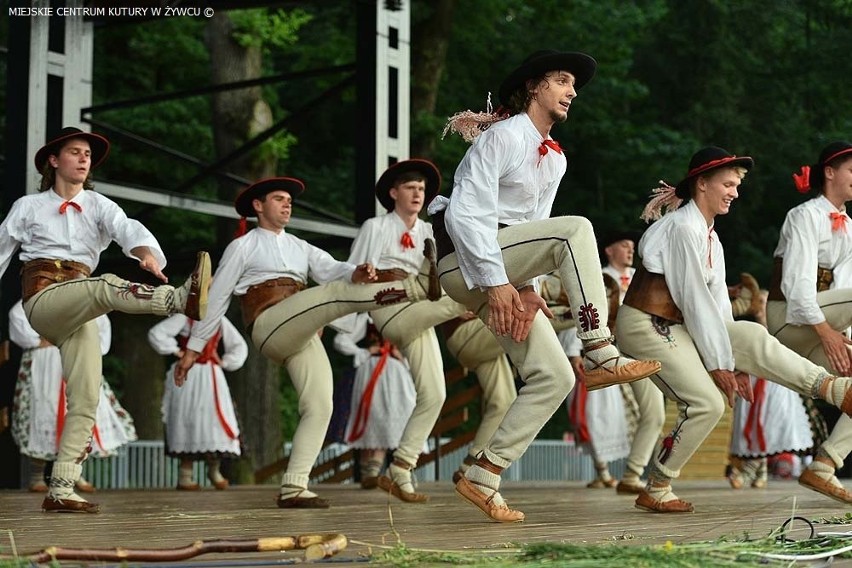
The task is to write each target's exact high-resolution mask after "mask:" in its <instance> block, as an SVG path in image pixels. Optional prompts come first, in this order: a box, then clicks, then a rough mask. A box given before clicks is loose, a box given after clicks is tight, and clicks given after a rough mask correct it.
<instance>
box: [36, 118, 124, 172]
mask: <svg viewBox="0 0 852 568" xmlns="http://www.w3.org/2000/svg"><path fill="white" fill-rule="evenodd" d="M72 138H81V139H83V140H85V141H86V142H88V143H89V148H90V149H91V151H92V167H91V168H90V169H95V168H96V167H98V166H99V165H100V164H101V162H103V161H104V160H105V159H106V157H107V155H108V154H109V140H107V139H106V138H104V137H103V136H101V135H100V134H93V133H92V132H84V131H82V130H80V129H79V128H75V127H74V126H66V127H65V128H63V129H62V130H60V131H59V132H58V133H57V134H55V135H54V136H53V137H52V138H51V139H50V141H48V143H47V144H45V145H44V146H42V147H41V148H39V151H38V152H36V155H35V159H34V160H33V161H34V162H35V167H36V169H37V170H38V171H41V170H42V169H44V165H45V164H46V163H47V158H48V156H51V155H54V156H56V155H59V150H60V149H61V148H62V145H63V144H64V143H65V142H67V141H68V140H71V139H72Z"/></svg>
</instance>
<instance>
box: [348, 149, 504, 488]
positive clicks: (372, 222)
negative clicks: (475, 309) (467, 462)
mask: <svg viewBox="0 0 852 568" xmlns="http://www.w3.org/2000/svg"><path fill="white" fill-rule="evenodd" d="M440 189H441V176H440V173H439V171H438V168H437V167H435V165H434V164H433V163H432V162H429V161H428V160H423V159H419V158H414V159H409V160H404V161H401V162H398V163H396V164H394V165H392V166H391V167H389V168H388V169H387V170H385V172H384V173H383V174H382V175H381V176H380V177H379V180H378V181H377V182H376V197H377V198H378V200H379V202H380V203H381V204H382V205H383V206H384V207H385V209H386V210H387V211H388V212H387V214H385V215H378V216H376V217H373V218H372V219H368V220H367V221H365V222H364V224H363V225H362V226H361V230H360V231H359V233H358V236H357V237H356V238H355V241H354V242H353V243H352V252H351V254H350V256H349V262H351V263H361V262H370V263H372V264H374V265H375V266H376V267H377V270H376V273H377V276H378V278H379V280H380V281H389V282H390V281H393V280H398V279H400V278H403V277H406V276H408V275H410V274H416V272H417V271H418V270H419V269H420V267H421V264H422V263H423V255H422V253H421V252H420V251H422V250H424V248H425V247H426V246H427V243H429V245H432V243H433V235H432V225H431V224H430V223H427V222H424V221H423V220H421V219H420V217H419V215H420V212H421V211H422V209H423V207H424V205H425V204H427V203H429V202H430V201H431V200H432V199H433V198H434V197H435V196H436V195H437V194H438V193H439V192H440ZM427 276H428V274H421V276H420V279H421V281H423V280H424V279H425V278H426V277H427ZM436 278H437V275H436ZM433 286H435V287H437V288H440V285H439V284H438V283H437V280H436V281H435V282H434V283H433ZM466 311H467V308H466V307H465V306H463V305H461V304H459V303H458V302H456V301H455V300H453V299H452V298H450V297H449V296H446V295H442V296H441V299H440V300H438V301H437V302H429V303H428V304H427V303H423V304H412V303H403V304H396V305H393V306H389V307H387V308H382V309H381V310H377V311H374V312H371V313H370V316H371V317H372V318H373V321H374V322H375V324H376V327H377V329H378V331H379V333H380V334H381V335H382V336H383V337H385V338H387V339H389V340H390V341H391V342H392V343H394V344H395V345H397V346H398V347H399V348H400V349H401V351H402V353H403V354H404V355H405V358H406V359H407V360H408V362H409V366H410V368H411V375H412V377H413V378H414V384H415V389H416V391H417V403H416V405H415V407H414V411H413V412H412V414H411V417H410V418H409V420H408V423H407V424H406V427H405V430H404V431H403V434H402V438H401V439H400V443H399V447H398V448H397V449H396V451H394V460H393V463H392V464H391V465H390V467H389V469H388V472H387V475H383V476H380V477H379V479H378V484H379V487H381V488H382V489H384V490H385V491H387V492H389V493H391V494H392V495H395V496H396V497H398V498H399V499H401V500H403V501H406V502H410V503H419V502H424V501H426V500H427V496H426V495H424V494H422V493H417V492H416V491H415V489H414V485H413V480H412V477H411V471H412V470H413V468H414V467H415V466H416V465H417V460H418V457H419V455H420V452H421V450H422V448H423V445H424V443H425V442H426V440H427V438H428V437H429V433H430V432H431V431H432V428H434V426H435V422H436V421H437V420H438V417H439V415H440V412H441V407H442V406H443V403H444V399H445V398H446V385H445V383H444V365H443V362H442V360H441V349H440V345H439V344H438V339H437V336H436V334H435V329H434V326H436V325H438V324H441V323H444V322H447V321H448V320H453V319H455V318H456V317H459V316H461V315H463V314H464V313H465V312H466ZM471 325H472V327H470V328H465V330H464V331H465V332H464V333H461V334H460V336H459V337H464V336H467V337H468V338H472V336H471V335H470V334H469V333H467V332H468V331H470V332H471V333H473V335H475V331H476V329H477V328H479V329H483V328H484V327H485V326H484V324H483V323H482V322H481V321H479V320H476V321H475V322H473V323H472V324H471ZM448 343H449V342H448ZM452 345H454V346H457V345H458V344H457V343H455V342H453V343H452ZM470 347H471V348H473V349H476V348H478V347H480V346H479V345H471V346H470ZM497 350H498V351H500V349H499V346H497ZM451 351H452V349H451ZM500 355H502V353H500ZM493 358H495V359H496V356H495V357H493ZM474 368H477V369H478V368H479V365H477V366H476V367H474ZM479 370H481V371H483V375H481V376H480V375H478V376H479V378H480V382H482V383H484V392H486V393H488V395H490V396H489V397H486V398H488V399H489V400H487V402H486V404H487V405H488V406H493V407H497V410H496V412H497V413H498V414H499V417H502V414H503V413H505V411H506V409H507V408H508V406H509V404H510V403H511V401H512V399H513V398H514V396H513V395H514V384H513V378H512V375H511V372H506V371H508V364H505V365H504V366H500V365H496V366H488V367H483V368H482V369H479ZM493 383H498V384H495V385H493V386H492V384H493ZM509 393H511V396H510V394H509ZM499 417H498V419H499ZM486 428H487V423H486ZM489 437H490V434H489Z"/></svg>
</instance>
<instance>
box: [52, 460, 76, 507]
mask: <svg viewBox="0 0 852 568" xmlns="http://www.w3.org/2000/svg"><path fill="white" fill-rule="evenodd" d="M82 472H83V466H82V465H80V464H77V463H74V462H56V463H54V464H53V473H51V475H50V488H49V489H48V493H47V494H48V495H49V496H50V497H53V498H54V499H57V500H61V499H64V500H67V501H85V499H83V498H82V497H80V496H79V495H77V494H76V493H74V485H75V484H76V483H77V480H78V479H79V478H80V474H81V473H82Z"/></svg>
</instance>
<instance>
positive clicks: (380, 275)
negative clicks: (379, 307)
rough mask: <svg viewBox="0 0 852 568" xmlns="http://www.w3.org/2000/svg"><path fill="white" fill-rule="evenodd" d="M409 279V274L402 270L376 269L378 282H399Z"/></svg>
mask: <svg viewBox="0 0 852 568" xmlns="http://www.w3.org/2000/svg"><path fill="white" fill-rule="evenodd" d="M406 278H408V272H406V271H405V270H403V269H401V268H387V269H384V270H380V269H376V282H397V281H399V280H405V279H406Z"/></svg>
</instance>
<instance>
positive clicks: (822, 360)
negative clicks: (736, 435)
mask: <svg viewBox="0 0 852 568" xmlns="http://www.w3.org/2000/svg"><path fill="white" fill-rule="evenodd" d="M816 300H817V304H819V307H820V309H821V310H822V313H823V315H824V316H825V321H826V322H827V323H828V325H830V326H831V328H832V329H835V330H837V331H841V332H843V331H845V330H847V329H849V327H852V288H840V289H837V290H826V291H825V292H818V293H817V295H816ZM786 321H787V302H780V301H772V302H769V303H768V304H767V307H766V322H767V325H768V326H769V332H770V333H771V334H772V335H774V336H775V337H777V338H778V341H780V342H781V343H783V344H784V345H786V346H787V347H789V348H790V349H792V350H793V351H795V352H796V353H798V354H799V355H801V356H802V357H807V358H808V359H810V360H811V361H813V362H814V363H816V364H817V365H821V366H823V367H825V368H826V369H832V367H831V363H830V362H829V360H828V357H827V356H826V354H825V350H824V349H823V348H822V341H820V339H819V336H818V335H817V334H816V332H815V331H814V328H813V327H811V326H809V325H792V324H788V323H786ZM832 370H833V369H832ZM820 449H822V450H823V451H825V453H826V454H827V455H828V456H829V457H830V458H831V459H832V461H833V462H834V464H835V466H836V467H838V468H840V467H843V462H844V460H845V459H846V456H848V455H849V452H852V418H850V417H849V416H847V415H846V414H841V415H840V418H839V419H838V420H837V424H835V426H834V428H833V429H832V431H831V435H830V436H829V437H828V439H827V440H826V441H825V442H823V443H822V445H821V446H820Z"/></svg>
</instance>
